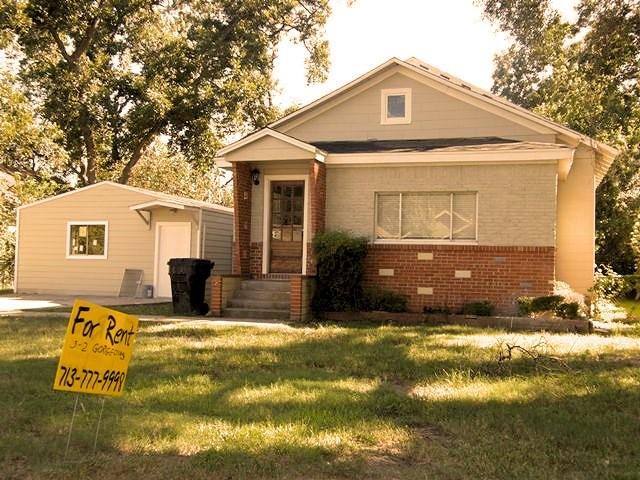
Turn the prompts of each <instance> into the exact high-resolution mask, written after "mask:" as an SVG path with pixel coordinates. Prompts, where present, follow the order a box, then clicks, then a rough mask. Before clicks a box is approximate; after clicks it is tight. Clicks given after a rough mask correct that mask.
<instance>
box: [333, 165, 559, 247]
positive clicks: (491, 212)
mask: <svg viewBox="0 0 640 480" xmlns="http://www.w3.org/2000/svg"><path fill="white" fill-rule="evenodd" d="M465 191H468V192H478V240H477V243H478V244H479V245H496V246H498V245H501V246H505V245H511V246H554V245H555V220H556V165H555V164H542V165H478V166H475V165H461V166H416V167H406V166H405V167H366V168H363V167H347V168H328V169H327V206H326V219H327V220H326V222H327V223H326V225H327V228H328V229H342V230H349V231H351V232H353V233H355V234H357V235H364V236H366V237H367V238H369V239H371V240H373V233H374V212H375V193H376V192H465Z"/></svg>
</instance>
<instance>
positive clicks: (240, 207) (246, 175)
mask: <svg viewBox="0 0 640 480" xmlns="http://www.w3.org/2000/svg"><path fill="white" fill-rule="evenodd" d="M233 229H234V241H233V267H232V271H233V273H234V274H235V275H242V276H247V277H248V276H249V273H250V271H249V270H250V250H251V166H250V165H249V164H248V163H247V162H234V163H233Z"/></svg>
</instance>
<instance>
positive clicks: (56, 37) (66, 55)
mask: <svg viewBox="0 0 640 480" xmlns="http://www.w3.org/2000/svg"><path fill="white" fill-rule="evenodd" d="M47 31H48V32H49V35H51V38H53V41H54V42H55V44H56V46H57V47H58V50H59V51H60V54H61V55H62V57H63V58H64V59H65V61H66V62H67V63H71V56H70V55H69V53H68V52H67V49H66V47H65V46H64V43H62V40H60V36H59V35H58V32H57V31H56V30H55V29H54V28H53V27H52V26H48V27H47Z"/></svg>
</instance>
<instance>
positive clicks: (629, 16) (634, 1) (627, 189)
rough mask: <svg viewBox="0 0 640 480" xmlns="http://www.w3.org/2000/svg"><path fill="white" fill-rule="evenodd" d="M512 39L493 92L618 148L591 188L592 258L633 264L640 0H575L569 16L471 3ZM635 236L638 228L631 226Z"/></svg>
mask: <svg viewBox="0 0 640 480" xmlns="http://www.w3.org/2000/svg"><path fill="white" fill-rule="evenodd" d="M476 3H478V4H479V5H480V6H481V7H482V8H483V11H484V14H485V16H486V17H487V18H488V19H490V20H491V21H493V22H495V24H496V25H497V26H498V27H499V28H500V29H501V30H503V31H505V32H507V33H509V34H510V36H511V45H510V46H509V48H508V49H507V50H506V51H505V52H503V53H501V54H499V55H497V57H496V60H495V63H496V68H495V72H494V76H493V79H494V85H493V91H494V92H495V93H498V94H499V95H502V96H504V97H506V98H508V99H509V100H511V101H513V102H515V103H518V104H520V105H522V106H524V107H526V108H531V109H533V110H534V111H536V112H538V113H540V114H542V115H544V116H546V117H549V118H551V119H554V120H556V121H558V122H560V123H563V124H566V125H568V126H569V127H571V128H573V129H575V130H578V131H580V132H582V133H584V134H586V135H589V136H591V137H593V138H596V139H598V140H601V141H604V142H607V143H609V144H612V145H614V146H616V147H618V148H619V149H621V151H622V154H621V155H620V156H619V157H618V158H617V159H616V161H615V162H614V164H613V165H612V167H611V169H610V171H609V173H608V174H607V176H606V177H605V179H604V180H603V182H602V183H601V184H600V186H599V187H598V190H597V203H596V231H597V248H596V260H597V263H601V264H607V265H610V266H611V267H613V268H614V269H615V270H616V271H618V272H620V273H630V272H632V271H634V270H636V268H637V262H638V259H634V253H633V249H632V238H633V225H634V223H635V222H636V219H637V218H638V214H639V213H640V170H639V168H638V167H640V85H639V83H638V78H639V74H640V0H580V1H579V2H578V4H577V7H576V10H577V19H576V20H575V21H574V22H570V21H567V20H566V19H564V18H563V17H562V16H561V15H560V13H559V12H558V11H557V10H555V9H554V8H552V4H551V2H550V1H549V0H476ZM636 231H638V232H639V233H640V229H636Z"/></svg>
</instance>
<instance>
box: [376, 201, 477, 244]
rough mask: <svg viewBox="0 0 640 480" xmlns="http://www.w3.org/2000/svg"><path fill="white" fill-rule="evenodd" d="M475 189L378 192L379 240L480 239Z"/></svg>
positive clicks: (377, 232)
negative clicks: (463, 190) (466, 190)
mask: <svg viewBox="0 0 640 480" xmlns="http://www.w3.org/2000/svg"><path fill="white" fill-rule="evenodd" d="M476 218H477V194H476V193H475V192H406V193H395V192H394V193H377V194H376V222H375V238H376V240H407V241H411V240H433V241H448V242H450V241H465V240H476V239H477V229H476Z"/></svg>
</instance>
